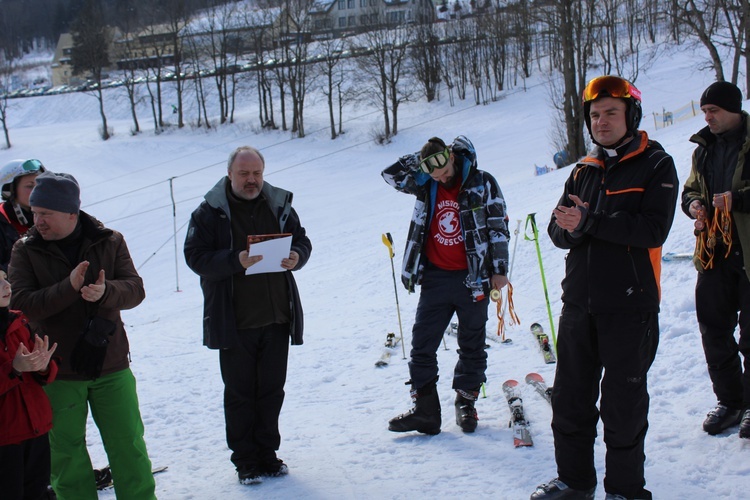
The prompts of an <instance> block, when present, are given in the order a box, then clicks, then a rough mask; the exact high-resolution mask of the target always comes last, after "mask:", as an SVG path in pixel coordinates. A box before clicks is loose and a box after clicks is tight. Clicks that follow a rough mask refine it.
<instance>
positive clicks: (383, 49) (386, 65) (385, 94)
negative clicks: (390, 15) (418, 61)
mask: <svg viewBox="0 0 750 500" xmlns="http://www.w3.org/2000/svg"><path fill="white" fill-rule="evenodd" d="M409 33H410V32H409V29H407V28H406V27H404V26H395V27H391V28H390V29H389V28H387V27H384V28H383V29H379V30H373V31H368V32H366V33H364V34H363V35H362V36H363V39H364V41H365V44H366V47H367V49H366V50H365V51H364V53H363V55H360V56H359V57H358V58H357V63H358V67H359V70H360V71H361V72H362V73H363V74H365V75H369V76H370V77H371V82H372V87H371V88H370V95H371V96H372V97H373V98H374V100H375V102H376V103H377V104H378V105H379V106H380V107H381V109H382V112H383V134H384V135H383V139H384V140H388V139H389V138H390V137H392V136H394V135H397V134H398V107H399V105H400V104H401V103H402V102H405V101H407V100H408V99H409V98H410V96H411V94H412V90H411V89H410V87H409V85H408V83H406V82H405V81H404V80H408V75H405V72H406V64H405V63H406V53H407V49H408V46H409V42H410V41H411V39H410V35H409Z"/></svg>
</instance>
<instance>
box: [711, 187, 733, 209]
mask: <svg viewBox="0 0 750 500" xmlns="http://www.w3.org/2000/svg"><path fill="white" fill-rule="evenodd" d="M713 205H714V207H716V209H717V210H727V211H728V212H731V211H732V192H731V191H727V192H726V193H718V194H715V195H714V201H713Z"/></svg>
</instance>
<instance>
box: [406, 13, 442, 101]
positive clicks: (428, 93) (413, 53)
mask: <svg viewBox="0 0 750 500" xmlns="http://www.w3.org/2000/svg"><path fill="white" fill-rule="evenodd" d="M416 31H417V32H416V37H415V38H416V40H415V42H414V43H413V44H412V46H411V50H410V51H409V56H410V58H411V64H412V66H413V67H414V76H415V77H416V79H417V81H418V82H419V84H420V85H421V86H422V88H423V89H424V95H425V97H426V98H427V102H432V101H434V100H435V99H437V97H438V89H439V86H440V72H441V71H440V70H441V61H440V49H439V47H438V43H439V37H438V35H437V33H436V26H435V24H434V23H432V22H422V23H419V24H417V27H416Z"/></svg>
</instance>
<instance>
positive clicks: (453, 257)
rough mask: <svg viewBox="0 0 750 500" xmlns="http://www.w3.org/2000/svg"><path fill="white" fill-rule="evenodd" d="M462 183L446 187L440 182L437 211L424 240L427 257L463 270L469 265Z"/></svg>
mask: <svg viewBox="0 0 750 500" xmlns="http://www.w3.org/2000/svg"><path fill="white" fill-rule="evenodd" d="M460 189H461V183H460V182H456V184H455V185H454V186H453V187H450V188H446V187H444V186H443V185H442V184H438V188H437V199H436V200H435V213H434V214H433V216H432V221H431V222H430V231H429V233H428V235H427V241H426V243H425V254H426V255H427V259H428V260H429V261H430V262H432V263H433V264H434V265H436V266H437V267H439V268H440V269H445V270H447V271H460V270H462V269H466V268H467V264H466V247H465V246H464V235H463V232H462V231H461V221H460V218H459V207H458V192H459V190H460Z"/></svg>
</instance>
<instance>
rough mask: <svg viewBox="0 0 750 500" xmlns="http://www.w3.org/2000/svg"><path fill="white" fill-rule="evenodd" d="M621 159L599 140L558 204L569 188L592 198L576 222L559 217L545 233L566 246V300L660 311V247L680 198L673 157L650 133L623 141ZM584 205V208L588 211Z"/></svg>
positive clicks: (597, 308) (603, 309)
mask: <svg viewBox="0 0 750 500" xmlns="http://www.w3.org/2000/svg"><path fill="white" fill-rule="evenodd" d="M619 153H620V154H619V157H618V158H617V159H616V163H614V164H610V163H611V160H608V161H607V162H606V165H607V166H605V158H607V156H608V155H607V152H605V150H604V149H603V148H601V147H598V146H597V147H596V148H595V149H594V150H593V151H592V152H591V153H590V154H589V155H588V156H587V157H585V158H583V159H582V160H580V162H579V163H578V164H577V165H576V166H575V167H574V168H573V171H572V172H571V174H570V177H569V178H568V180H567V182H566V183H565V190H564V192H563V195H562V197H561V198H560V201H559V202H558V205H564V206H572V205H573V202H572V201H570V199H569V198H568V195H570V194H574V195H577V196H578V197H579V198H581V200H582V201H583V202H585V203H588V204H589V206H588V211H587V213H585V214H584V219H583V220H582V224H581V225H580V226H579V229H578V230H576V231H574V232H572V233H571V232H569V231H567V230H564V229H562V228H560V227H559V226H558V225H557V224H556V223H555V219H554V215H553V217H552V220H551V221H550V223H549V226H548V228H547V232H548V233H549V236H550V238H551V239H552V242H553V243H554V244H555V246H557V247H558V248H563V249H566V250H569V252H568V255H567V258H566V261H565V278H564V279H563V281H562V288H563V295H562V300H563V302H564V303H566V304H574V305H577V306H581V307H584V308H585V309H587V310H588V311H589V312H590V313H623V312H632V311H641V312H658V311H659V301H660V285H659V278H660V273H661V246H662V244H663V243H664V241H665V240H666V239H667V235H668V234H669V229H670V228H671V226H672V221H673V219H674V213H675V208H676V202H677V187H678V184H677V183H678V180H677V172H676V170H675V166H674V161H673V160H672V157H671V156H669V155H668V154H667V153H666V152H665V151H664V149H663V148H662V147H661V145H660V144H659V143H657V142H655V141H650V140H649V139H648V135H647V134H646V132H643V131H640V132H639V135H638V136H637V137H635V138H634V139H633V140H632V141H630V142H629V143H628V144H627V145H626V146H624V147H621V149H620V151H619ZM584 212H586V211H584Z"/></svg>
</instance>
